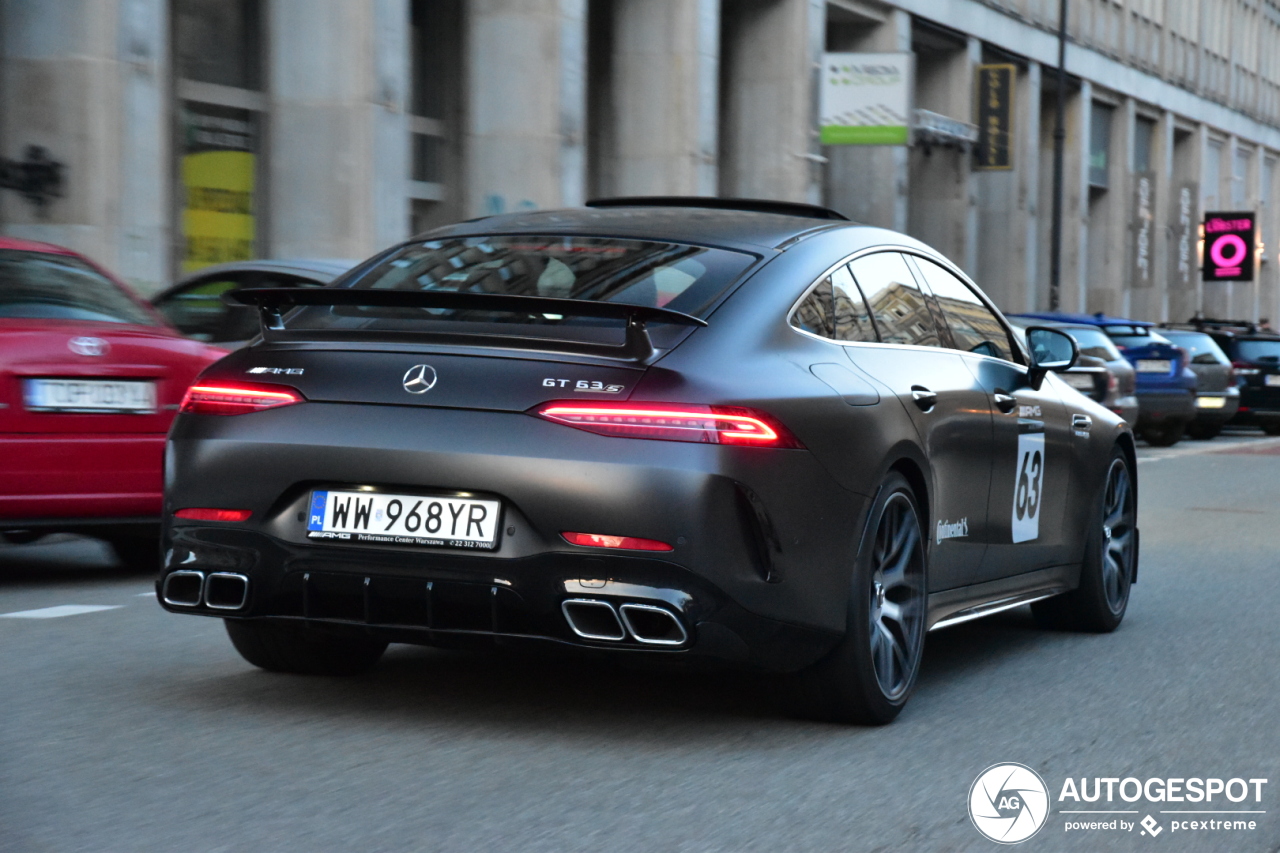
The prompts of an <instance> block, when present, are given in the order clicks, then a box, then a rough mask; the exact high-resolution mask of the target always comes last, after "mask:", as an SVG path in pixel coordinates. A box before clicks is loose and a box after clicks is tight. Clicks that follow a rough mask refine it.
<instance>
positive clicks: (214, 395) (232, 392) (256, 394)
mask: <svg viewBox="0 0 1280 853" xmlns="http://www.w3.org/2000/svg"><path fill="white" fill-rule="evenodd" d="M306 399H307V398H306V397H303V396H302V394H301V393H299V392H298V391H297V390H295V389H293V388H290V387H289V386H288V385H249V384H244V385H240V384H237V385H192V386H191V387H190V388H188V389H187V394H186V396H185V397H183V398H182V405H181V406H180V407H179V408H178V411H180V412H186V413H188V414H194V415H245V414H248V413H250V412H260V411H262V410H263V409H274V408H276V407H277V406H292V405H293V404H294V403H304V402H306Z"/></svg>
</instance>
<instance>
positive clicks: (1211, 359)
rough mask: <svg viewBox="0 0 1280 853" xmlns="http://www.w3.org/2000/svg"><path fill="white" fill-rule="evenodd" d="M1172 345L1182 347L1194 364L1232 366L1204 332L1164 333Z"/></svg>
mask: <svg viewBox="0 0 1280 853" xmlns="http://www.w3.org/2000/svg"><path fill="white" fill-rule="evenodd" d="M1161 334H1163V335H1164V336H1165V337H1166V338H1168V339H1169V341H1170V342H1171V343H1175V344H1177V345H1178V346H1180V347H1182V348H1183V349H1184V350H1186V351H1187V353H1188V354H1189V355H1190V356H1191V363H1192V364H1230V363H1231V360H1230V359H1229V358H1227V354H1226V353H1224V352H1223V351H1222V348H1221V347H1219V346H1218V345H1217V344H1216V343H1215V342H1214V340H1213V338H1211V337H1209V336H1208V335H1206V334H1204V333H1203V332H1177V331H1167V332H1162V333H1161Z"/></svg>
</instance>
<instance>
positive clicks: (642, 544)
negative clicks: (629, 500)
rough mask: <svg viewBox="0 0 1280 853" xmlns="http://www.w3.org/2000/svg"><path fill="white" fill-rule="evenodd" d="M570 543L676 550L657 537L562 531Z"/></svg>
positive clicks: (638, 549) (599, 546) (628, 548)
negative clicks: (643, 537) (647, 537)
mask: <svg viewBox="0 0 1280 853" xmlns="http://www.w3.org/2000/svg"><path fill="white" fill-rule="evenodd" d="M560 535H561V536H563V537H564V538H565V541H567V542H568V543H569V544H570V545H585V546H587V547H588V548H623V549H626V550H629V551H674V550H675V548H672V547H671V546H670V545H668V544H667V543H666V542H659V541H658V540H657V539H641V538H639V537H637V536H604V535H602V534H600V533H568V532H565V533H561V534H560Z"/></svg>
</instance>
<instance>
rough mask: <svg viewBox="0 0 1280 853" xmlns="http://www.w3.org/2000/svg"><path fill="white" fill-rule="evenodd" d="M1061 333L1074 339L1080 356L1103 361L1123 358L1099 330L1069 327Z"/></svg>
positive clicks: (1109, 339)
mask: <svg viewBox="0 0 1280 853" xmlns="http://www.w3.org/2000/svg"><path fill="white" fill-rule="evenodd" d="M1063 331H1064V332H1066V333H1067V334H1068V335H1070V336H1071V337H1073V338H1075V339H1076V346H1078V347H1080V354H1081V355H1087V356H1089V357H1090V358H1100V359H1102V360H1103V361H1119V360H1120V359H1121V358H1124V356H1122V355H1120V350H1118V349H1116V345H1115V344H1113V343H1112V342H1111V338H1109V337H1107V336H1106V334H1105V333H1104V332H1103V331H1102V330H1101V329H1082V328H1077V327H1075V326H1070V327H1068V328H1065V329H1063Z"/></svg>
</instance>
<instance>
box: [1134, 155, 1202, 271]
mask: <svg viewBox="0 0 1280 853" xmlns="http://www.w3.org/2000/svg"><path fill="white" fill-rule="evenodd" d="M1155 186H1156V176H1155V173H1154V172H1138V173H1137V174H1135V175H1134V176H1133V211H1132V216H1131V221H1132V225H1133V227H1132V234H1133V254H1132V257H1133V268H1132V269H1131V270H1130V271H1129V285H1130V287H1151V285H1152V284H1153V283H1154V282H1153V281H1152V278H1151V272H1152V270H1151V237H1152V232H1153V230H1154V225H1155V214H1154V213H1153V212H1152V208H1154V207H1155ZM1188 219H1190V216H1189V215H1188Z"/></svg>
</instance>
